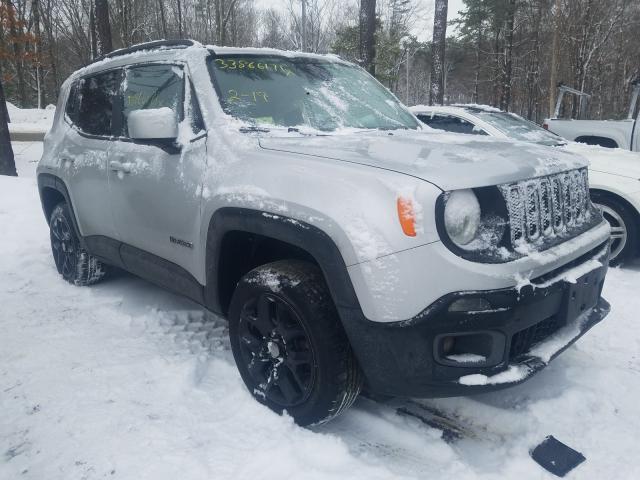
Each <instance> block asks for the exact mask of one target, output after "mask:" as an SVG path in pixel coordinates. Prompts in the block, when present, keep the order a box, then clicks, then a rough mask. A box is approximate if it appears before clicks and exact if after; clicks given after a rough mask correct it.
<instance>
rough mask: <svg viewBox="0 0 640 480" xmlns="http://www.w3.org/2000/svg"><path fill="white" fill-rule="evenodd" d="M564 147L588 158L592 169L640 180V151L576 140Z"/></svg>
mask: <svg viewBox="0 0 640 480" xmlns="http://www.w3.org/2000/svg"><path fill="white" fill-rule="evenodd" d="M562 149H563V150H566V151H568V152H571V153H576V154H578V155H581V156H583V157H584V158H586V159H587V160H588V161H589V168H590V169H591V170H595V171H597V172H603V173H608V174H610V175H617V176H619V177H625V178H633V179H635V180H640V153H637V152H630V151H628V150H622V149H621V148H605V147H599V146H596V145H585V144H583V143H576V142H569V143H568V144H567V145H565V146H564V147H562Z"/></svg>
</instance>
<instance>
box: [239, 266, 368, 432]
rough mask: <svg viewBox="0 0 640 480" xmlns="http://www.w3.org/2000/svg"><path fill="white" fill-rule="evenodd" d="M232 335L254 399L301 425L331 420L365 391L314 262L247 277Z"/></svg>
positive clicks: (264, 270)
mask: <svg viewBox="0 0 640 480" xmlns="http://www.w3.org/2000/svg"><path fill="white" fill-rule="evenodd" d="M229 335H230V338H231V348H232V350H233V356H234V358H235V361H236V364H237V366H238V370H239V371H240V375H241V376H242V379H243V380H244V382H245V384H246V386H247V388H248V389H249V391H250V392H251V393H252V395H253V396H254V397H255V398H256V399H257V400H258V401H259V402H261V403H264V404H265V405H267V406H268V407H269V408H271V409H272V410H274V411H276V412H278V413H281V412H283V411H285V410H286V411H287V413H288V414H289V415H291V416H292V417H293V418H294V420H295V421H296V423H298V424H299V425H303V426H305V425H312V424H320V423H324V422H327V421H329V420H331V419H332V418H333V417H335V416H337V415H339V414H340V413H342V412H343V411H344V410H346V409H347V408H349V406H351V404H352V403H353V402H354V401H355V399H356V397H357V396H358V394H359V392H360V388H361V385H362V375H361V373H360V368H359V366H358V364H357V362H356V359H355V357H354V355H353V352H352V350H351V346H350V345H349V341H348V340H347V337H346V334H345V333H344V330H343V328H342V325H341V323H340V321H339V319H338V314H337V311H336V309H335V306H334V305H333V302H332V300H331V297H330V295H329V291H328V289H327V286H326V284H325V282H324V278H323V277H322V274H321V272H320V270H319V269H318V268H317V267H316V266H314V265H312V264H310V263H307V262H302V261H295V260H290V261H279V262H274V263H270V264H267V265H263V266H261V267H258V268H256V269H254V270H252V271H251V272H249V273H248V274H246V275H245V276H244V277H243V278H242V279H241V280H240V282H239V283H238V286H237V288H236V290H235V292H234V294H233V298H232V300H231V306H230V309H229Z"/></svg>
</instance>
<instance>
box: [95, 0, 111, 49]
mask: <svg viewBox="0 0 640 480" xmlns="http://www.w3.org/2000/svg"><path fill="white" fill-rule="evenodd" d="M94 17H95V31H94V33H95V38H96V50H97V51H96V53H97V55H98V56H101V55H105V54H107V53H109V52H111V51H112V50H113V44H112V41H111V21H110V20H109V2H108V1H107V0H94Z"/></svg>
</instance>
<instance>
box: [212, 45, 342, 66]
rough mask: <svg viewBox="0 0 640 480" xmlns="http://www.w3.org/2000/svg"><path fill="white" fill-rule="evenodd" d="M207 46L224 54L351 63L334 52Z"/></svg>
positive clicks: (215, 51)
mask: <svg viewBox="0 0 640 480" xmlns="http://www.w3.org/2000/svg"><path fill="white" fill-rule="evenodd" d="M206 48H207V49H209V50H211V51H212V52H214V53H216V54H222V55H276V56H280V57H287V58H316V59H319V60H326V61H332V62H340V63H349V62H347V61H346V60H343V59H342V58H340V57H339V56H338V55H335V54H332V53H328V54H321V53H310V52H300V51H297V50H280V49H277V48H267V47H220V46H217V45H207V46H206Z"/></svg>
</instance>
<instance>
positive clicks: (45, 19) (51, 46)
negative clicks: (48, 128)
mask: <svg viewBox="0 0 640 480" xmlns="http://www.w3.org/2000/svg"><path fill="white" fill-rule="evenodd" d="M45 11H46V14H45V15H42V23H43V24H44V29H45V30H46V32H47V50H48V53H49V63H50V66H51V75H52V77H53V96H52V97H53V101H54V102H53V103H56V102H57V100H58V90H59V85H60V83H59V80H58V66H57V64H56V58H57V57H56V52H55V42H54V38H53V27H52V25H51V23H52V21H53V20H52V18H51V17H52V13H51V12H52V6H51V0H48V1H47V7H46V10H45Z"/></svg>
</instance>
